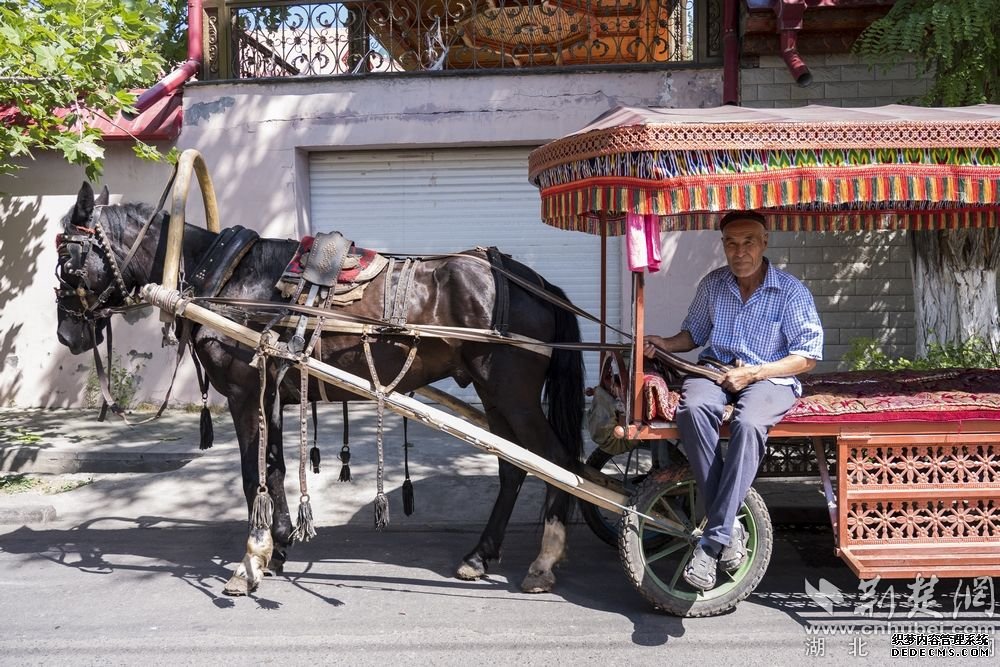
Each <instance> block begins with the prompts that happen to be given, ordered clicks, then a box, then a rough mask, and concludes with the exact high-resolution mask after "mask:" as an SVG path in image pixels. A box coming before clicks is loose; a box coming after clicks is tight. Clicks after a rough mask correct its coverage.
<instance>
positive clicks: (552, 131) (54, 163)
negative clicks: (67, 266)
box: [0, 69, 722, 406]
mask: <svg viewBox="0 0 1000 667" xmlns="http://www.w3.org/2000/svg"><path fill="white" fill-rule="evenodd" d="M721 89H722V86H721V71H719V70H715V69H701V70H689V71H684V70H676V71H674V70H665V71H657V72H649V71H647V72H575V73H560V74H522V75H509V74H501V75H491V76H441V77H427V76H412V77H411V76H399V77H393V78H375V77H372V78H364V79H356V80H347V79H341V80H334V79H331V80H317V79H312V80H288V81H279V82H273V81H272V82H263V83H255V82H236V83H233V82H228V83H217V84H216V83H200V84H194V85H190V86H188V87H187V88H186V89H185V92H184V127H183V130H182V133H181V136H180V138H179V140H178V141H177V147H178V148H180V149H182V150H183V149H186V148H196V149H198V150H199V151H201V153H202V154H203V155H204V157H205V159H206V161H207V163H208V166H209V170H210V172H211V174H212V177H213V180H214V183H215V188H216V191H217V195H218V200H219V209H220V213H221V215H222V224H223V226H227V225H234V224H242V225H245V226H248V227H252V228H254V229H257V230H258V231H260V232H261V233H262V234H264V235H267V236H276V237H297V236H299V235H301V234H302V233H304V232H306V231H308V229H309V210H308V202H309V191H308V182H309V181H308V173H307V164H308V160H307V156H308V152H309V151H313V150H322V151H330V150H352V149H362V148H365V149H368V148H386V149H393V148H421V147H424V148H431V147H444V146H456V147H457V146H484V145H540V144H542V143H544V142H546V141H549V140H551V139H553V138H556V137H559V136H562V135H564V134H567V133H569V132H572V131H574V130H577V129H579V128H580V127H582V126H584V125H586V124H587V123H588V122H590V121H591V120H592V119H593V118H595V117H596V116H597V115H599V114H601V113H604V112H605V111H607V110H608V109H610V108H612V107H614V106H616V105H619V104H623V105H640V106H657V105H662V106H672V107H700V106H714V105H717V104H719V103H720V94H721V92H720V91H721ZM168 174H169V170H168V168H167V167H165V166H164V165H151V164H147V163H143V162H141V161H139V160H138V159H137V158H135V157H134V156H133V155H132V154H131V152H130V151H129V150H128V148H127V147H126V146H124V145H114V146H110V147H109V154H108V161H107V164H106V168H105V178H104V181H105V183H107V184H108V186H109V187H110V188H111V192H112V201H113V202H114V201H120V200H123V199H124V200H128V201H134V200H141V201H147V202H155V201H156V198H157V197H158V195H159V193H160V190H161V188H162V187H163V185H164V184H165V182H166V179H167V177H168ZM525 178H527V174H525ZM82 180H83V173H82V170H80V169H77V168H73V167H71V166H68V165H65V164H64V163H63V162H62V161H61V160H60V159H58V158H57V157H56V156H51V155H40V156H38V158H37V160H35V161H33V162H29V163H26V164H25V169H23V170H22V171H20V172H18V173H17V174H16V175H14V176H11V177H2V178H0V193H6V194H5V195H4V196H3V197H2V198H0V215H2V216H3V220H4V223H3V225H2V226H0V259H2V260H3V262H2V269H0V280H2V284H0V288H2V290H0V294H2V296H0V309H2V313H0V353H2V358H3V364H2V367H0V403H2V404H3V405H18V406H70V405H82V404H83V402H84V398H83V390H84V387H85V385H86V381H87V377H88V375H89V374H90V373H91V371H90V369H91V366H92V359H91V357H90V356H89V355H87V356H81V357H72V356H70V355H69V354H68V352H67V351H66V350H65V348H63V347H62V346H61V345H60V344H59V343H58V341H57V339H56V320H55V304H54V301H53V297H52V288H53V287H54V286H55V279H54V277H53V274H52V271H53V268H54V266H55V262H56V258H55V249H54V244H53V242H52V241H53V238H54V236H55V234H56V232H57V231H58V221H59V219H60V218H61V217H62V216H63V215H64V214H65V212H66V211H67V210H68V209H69V207H70V205H71V203H72V202H73V200H74V197H75V194H76V192H77V190H78V189H79V187H80V183H81V181H82ZM192 191H193V193H194V194H193V195H192V198H191V200H190V201H189V203H188V214H189V219H190V220H191V221H192V222H199V221H201V220H202V219H203V216H202V215H201V208H200V207H201V204H200V201H199V197H198V195H197V188H196V187H194V188H192ZM372 213H373V215H377V213H378V203H377V202H372ZM706 242H707V243H710V244H714V243H715V241H714V240H711V241H706V240H705V237H701V236H700V235H691V237H690V238H683V239H679V240H678V249H677V255H678V257H679V258H690V261H692V262H696V261H697V259H696V258H697V257H698V256H699V255H700V254H701V251H700V250H699V249H698V248H699V247H701V246H700V245H699V244H703V243H706ZM595 243H596V239H595ZM701 266H703V265H699V264H697V263H695V264H688V265H685V264H683V263H682V262H681V261H678V263H677V265H676V266H675V268H674V270H676V271H678V272H679V274H680V275H682V276H684V275H690V274H691V273H692V272H693V271H694V270H696V269H699V268H701ZM594 270H595V275H596V267H594ZM626 298H627V297H626ZM653 298H654V299H655V298H658V297H653ZM653 307H654V308H655V307H656V305H655V302H654V304H653ZM684 307H686V304H685V306H684ZM159 340H160V335H159V326H158V322H157V318H156V317H155V316H151V317H146V318H145V319H144V320H143V321H141V322H139V323H138V324H135V325H134V326H125V325H122V324H121V323H120V322H119V323H118V324H117V325H116V329H115V342H116V348H117V350H118V353H119V355H120V356H121V358H122V360H123V361H124V362H127V363H131V364H132V365H133V366H134V367H135V368H136V369H137V373H138V374H139V376H140V377H141V382H140V384H139V387H138V393H137V396H136V398H137V400H157V401H158V400H159V399H161V398H162V396H163V394H164V392H165V390H166V386H167V384H168V382H169V376H170V372H171V370H172V369H171V367H170V366H171V363H172V356H173V351H172V350H167V351H161V350H160V347H159ZM198 399H199V392H198V390H197V387H196V383H195V381H194V379H193V371H192V370H191V365H190V363H186V364H184V366H183V367H182V370H181V375H180V376H179V380H178V383H177V386H176V387H175V389H174V401H175V402H177V403H185V402H193V401H197V400H198ZM213 401H218V397H216V396H214V395H213Z"/></svg>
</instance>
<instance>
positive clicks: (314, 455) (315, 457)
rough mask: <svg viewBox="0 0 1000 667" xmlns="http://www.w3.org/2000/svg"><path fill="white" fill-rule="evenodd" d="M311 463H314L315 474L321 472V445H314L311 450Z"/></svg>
mask: <svg viewBox="0 0 1000 667" xmlns="http://www.w3.org/2000/svg"><path fill="white" fill-rule="evenodd" d="M309 463H311V464H312V469H313V474H315V475H318V474H319V447H317V446H316V445H313V446H312V449H310V450H309Z"/></svg>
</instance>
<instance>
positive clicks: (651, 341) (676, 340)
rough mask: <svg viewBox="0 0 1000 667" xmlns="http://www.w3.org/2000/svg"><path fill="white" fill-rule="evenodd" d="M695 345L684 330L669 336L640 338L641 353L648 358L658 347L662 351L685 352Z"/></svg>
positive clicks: (651, 356) (689, 334)
mask: <svg viewBox="0 0 1000 667" xmlns="http://www.w3.org/2000/svg"><path fill="white" fill-rule="evenodd" d="M695 347H697V346H696V345H695V344H694V340H692V338H691V333H690V332H688V331H686V330H684V331H681V332H679V333H677V334H674V335H673V336H670V337H669V338H664V337H662V336H646V337H645V338H643V339H642V354H643V356H645V357H648V358H650V359H652V358H653V356H654V355H655V354H656V350H657V349H660V350H663V351H664V352H687V351H689V350H693V349H694V348H695Z"/></svg>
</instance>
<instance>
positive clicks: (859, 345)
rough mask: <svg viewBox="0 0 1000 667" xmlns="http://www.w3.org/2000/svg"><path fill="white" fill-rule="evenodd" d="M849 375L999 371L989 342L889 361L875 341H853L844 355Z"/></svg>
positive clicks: (999, 355) (999, 356) (997, 353)
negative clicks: (964, 370) (894, 372)
mask: <svg viewBox="0 0 1000 667" xmlns="http://www.w3.org/2000/svg"><path fill="white" fill-rule="evenodd" d="M844 362H845V363H847V365H848V368H849V369H850V370H852V371H873V370H880V371H901V370H915V371H923V370H933V369H937V368H1000V350H997V348H996V347H994V346H993V345H991V344H990V343H989V341H984V340H982V339H980V338H970V339H969V340H967V341H965V342H962V343H945V344H941V343H931V344H930V345H928V347H927V355H926V356H924V357H919V358H917V359H907V358H906V357H890V356H889V355H888V354H886V353H885V351H883V350H882V345H881V343H879V342H878V341H877V340H875V339H874V338H856V339H854V340H853V341H851V349H850V350H848V351H847V353H846V354H845V355H844Z"/></svg>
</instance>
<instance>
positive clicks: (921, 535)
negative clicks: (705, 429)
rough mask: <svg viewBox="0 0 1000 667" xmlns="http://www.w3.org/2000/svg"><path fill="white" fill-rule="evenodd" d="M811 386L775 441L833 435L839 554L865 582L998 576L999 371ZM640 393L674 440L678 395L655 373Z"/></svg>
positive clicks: (811, 378) (653, 424) (870, 375)
mask: <svg viewBox="0 0 1000 667" xmlns="http://www.w3.org/2000/svg"><path fill="white" fill-rule="evenodd" d="M802 384H803V390H804V395H803V397H802V398H801V399H799V401H798V402H797V403H796V404H795V406H794V407H793V408H792V409H791V411H789V412H788V414H787V415H786V416H785V418H784V419H783V420H782V421H781V422H780V423H778V424H777V425H776V426H775V427H774V428H773V429H772V430H771V433H770V437H771V439H772V440H774V439H779V438H788V437H798V438H802V437H806V438H811V439H813V440H814V442H818V441H819V439H820V438H821V437H827V438H830V437H832V438H835V439H836V466H835V477H836V499H835V501H833V492H832V490H830V491H829V493H828V498H830V499H831V501H832V502H831V503H830V505H831V508H830V509H831V519H832V521H833V527H834V533H835V535H836V543H837V549H836V551H837V554H838V555H840V556H841V557H842V558H843V559H844V560H845V561H846V562H847V564H848V565H849V566H850V568H851V569H852V570H853V571H854V572H855V573H856V574H857V575H858V576H859V577H860V578H862V579H870V578H873V577H884V578H912V577H917V576H922V577H925V578H926V577H930V576H932V575H933V576H937V577H996V576H1000V370H980V369H948V370H940V371H900V372H892V373H889V372H880V371H874V372H851V373H830V374H816V375H807V376H804V377H803V378H802ZM643 394H644V398H645V400H644V403H645V405H644V408H645V412H644V416H646V417H647V421H646V422H645V424H644V430H645V431H646V432H647V433H649V434H650V435H653V436H659V437H671V435H672V436H673V437H676V428H675V425H674V424H673V423H672V421H673V417H674V411H675V410H676V407H677V403H678V401H679V395H678V394H677V392H676V391H673V390H671V389H670V388H669V387H668V386H667V385H666V383H665V382H663V381H662V378H661V379H659V380H657V379H656V378H652V377H647V378H646V382H645V384H644V387H643ZM668 434H670V435H668ZM817 448H818V449H820V448H819V446H818V445H817ZM825 467H826V465H825V463H824V465H823V468H825ZM821 472H822V469H821Z"/></svg>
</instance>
